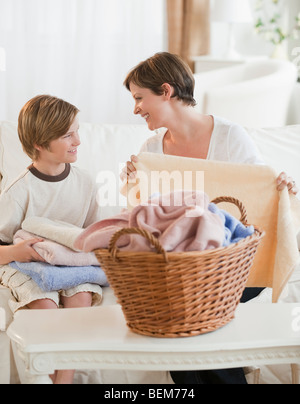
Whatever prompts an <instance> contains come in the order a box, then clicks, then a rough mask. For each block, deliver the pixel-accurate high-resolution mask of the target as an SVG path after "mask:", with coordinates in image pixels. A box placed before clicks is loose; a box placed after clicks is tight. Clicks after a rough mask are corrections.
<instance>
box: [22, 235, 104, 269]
mask: <svg viewBox="0 0 300 404" xmlns="http://www.w3.org/2000/svg"><path fill="white" fill-rule="evenodd" d="M35 237H37V236H36V235H35V234H32V233H29V232H27V231H25V230H18V231H17V233H16V234H15V236H14V244H18V243H20V242H22V241H24V240H30V239H32V238H35ZM43 240H44V241H42V242H39V243H36V244H34V245H33V248H34V249H35V251H36V252H37V253H38V254H39V255H40V256H41V257H42V258H44V260H45V261H46V262H47V263H48V264H51V265H61V266H71V267H72V266H73V267H85V266H99V265H100V264H99V262H98V260H97V258H96V256H95V254H94V253H92V252H91V253H88V254H87V253H85V252H76V251H73V250H71V249H70V248H68V247H65V246H63V245H61V244H58V243H56V242H55V241H52V240H48V239H45V238H43Z"/></svg>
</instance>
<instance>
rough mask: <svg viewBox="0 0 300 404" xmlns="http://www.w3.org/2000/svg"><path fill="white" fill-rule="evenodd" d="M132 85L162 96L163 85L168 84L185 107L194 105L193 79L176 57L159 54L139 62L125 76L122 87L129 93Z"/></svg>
mask: <svg viewBox="0 0 300 404" xmlns="http://www.w3.org/2000/svg"><path fill="white" fill-rule="evenodd" d="M131 83H133V84H135V85H136V86H138V87H141V88H148V89H150V90H151V91H152V92H153V93H154V94H157V95H162V94H163V93H164V90H163V88H162V85H163V84H164V83H168V84H170V85H171V86H172V87H173V88H174V90H175V92H174V95H173V97H177V98H178V99H179V100H181V101H183V102H184V103H185V104H187V105H192V106H195V105H196V101H195V99H194V88H195V79H194V76H193V73H192V71H191V69H190V68H189V66H188V65H187V64H186V63H185V62H184V61H183V60H182V59H181V58H180V57H179V56H177V55H174V54H172V53H168V52H159V53H156V54H155V55H154V56H152V57H150V58H149V59H147V60H145V61H143V62H141V63H140V64H138V65H137V66H136V67H135V68H133V69H132V70H131V71H130V72H129V73H128V75H127V77H126V79H125V81H124V85H125V87H126V88H127V90H129V91H130V84H131Z"/></svg>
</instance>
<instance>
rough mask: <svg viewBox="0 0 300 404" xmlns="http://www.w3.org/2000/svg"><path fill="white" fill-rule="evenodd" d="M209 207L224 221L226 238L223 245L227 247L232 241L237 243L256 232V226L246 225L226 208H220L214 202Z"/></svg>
mask: <svg viewBox="0 0 300 404" xmlns="http://www.w3.org/2000/svg"><path fill="white" fill-rule="evenodd" d="M208 209H209V210H210V211H211V212H212V213H215V214H217V215H218V216H219V217H220V218H221V219H222V221H223V223H224V227H225V239H224V243H223V247H227V246H228V245H230V244H232V243H237V242H238V241H240V240H242V239H244V238H246V237H248V236H251V235H252V234H253V233H254V227H253V226H252V225H251V226H245V225H243V223H241V222H240V221H239V220H238V219H236V218H235V217H234V216H232V215H231V214H230V213H228V212H226V211H225V210H222V209H219V208H218V207H217V205H215V204H214V203H210V204H209V206H208Z"/></svg>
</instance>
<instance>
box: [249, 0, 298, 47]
mask: <svg viewBox="0 0 300 404" xmlns="http://www.w3.org/2000/svg"><path fill="white" fill-rule="evenodd" d="M284 6H286V4H285V0H264V1H262V0H257V2H256V8H255V12H256V14H257V19H256V22H255V31H256V32H257V33H258V34H260V35H263V37H264V39H265V40H267V41H269V42H272V43H273V44H274V45H279V44H281V43H282V42H283V41H285V40H287V39H289V38H292V39H298V38H299V31H300V13H299V14H298V15H297V16H296V17H295V25H294V26H293V27H291V28H290V29H287V28H285V26H284V18H283V15H284Z"/></svg>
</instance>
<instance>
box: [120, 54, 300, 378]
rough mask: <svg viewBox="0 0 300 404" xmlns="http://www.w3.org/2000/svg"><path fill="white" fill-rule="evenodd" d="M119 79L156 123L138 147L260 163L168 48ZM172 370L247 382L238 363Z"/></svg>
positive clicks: (138, 109) (129, 169)
mask: <svg viewBox="0 0 300 404" xmlns="http://www.w3.org/2000/svg"><path fill="white" fill-rule="evenodd" d="M124 85H125V86H126V88H127V89H128V90H129V91H130V92H131V94H132V96H133V98H134V100H135V108H134V113H135V114H139V115H141V116H142V117H143V118H144V119H145V120H146V122H147V124H148V127H149V129H150V130H157V129H159V131H158V132H157V134H156V135H155V136H152V137H151V138H150V139H148V140H147V141H146V142H145V143H144V145H143V146H142V148H141V152H152V153H164V154H168V155H175V156H182V157H190V158H199V159H208V160H218V161H227V162H231V163H244V164H264V162H263V160H262V158H261V157H260V155H259V152H258V150H257V149H256V146H255V144H254V142H253V141H252V139H251V138H250V136H249V135H248V134H247V132H246V130H245V129H244V128H243V127H242V126H240V125H237V124H234V123H232V122H229V121H227V120H226V119H223V118H220V117H217V116H212V115H202V114H199V113H198V112H197V111H195V109H194V106H195V105H196V101H195V100H194V97H193V94H194V85H195V82H194V77H193V73H192V71H191V70H190V68H189V67H188V66H187V65H186V64H185V63H184V62H183V61H182V60H181V59H180V58H179V57H178V56H176V55H173V54H170V53H167V52H162V53H157V54H155V55H154V56H153V57H150V58H149V59H147V60H146V61H144V62H141V63H140V64H139V65H138V66H136V67H135V68H134V69H133V70H132V71H131V72H130V73H129V74H128V75H127V77H126V79H125V81H124ZM229 102H230V101H229ZM160 128H164V129H160ZM137 161H138V158H137V157H136V156H131V161H128V162H127V165H126V167H125V168H124V169H123V171H122V174H121V178H122V179H123V180H124V179H126V178H130V179H132V178H134V177H135V172H136V169H135V167H134V165H133V163H136V162H137ZM286 186H287V187H288V190H289V192H290V193H293V194H297V192H298V188H297V187H296V184H295V182H294V181H293V179H292V178H290V177H288V176H287V175H286V173H284V172H282V173H281V174H280V175H279V177H278V178H277V189H278V190H279V191H281V190H283V189H284V187H286ZM261 290H262V289H260V288H246V290H245V292H244V295H243V297H242V299H241V301H242V302H245V301H247V300H250V299H251V298H253V297H255V296H256V295H257V294H258V293H259V292H260V291H261ZM171 375H172V377H173V380H174V381H175V382H176V383H193V384H209V383H219V384H225V383H228V384H245V383H247V382H246V379H245V376H244V372H243V370H242V369H225V370H218V371H216V370H213V371H193V372H171Z"/></svg>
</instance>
